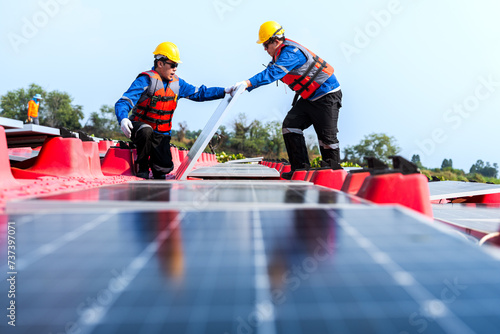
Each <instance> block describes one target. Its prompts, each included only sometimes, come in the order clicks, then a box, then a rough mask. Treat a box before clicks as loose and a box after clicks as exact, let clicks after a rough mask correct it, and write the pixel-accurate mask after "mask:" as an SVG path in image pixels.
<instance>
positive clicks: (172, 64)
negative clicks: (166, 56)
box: [163, 60, 179, 68]
mask: <svg viewBox="0 0 500 334" xmlns="http://www.w3.org/2000/svg"><path fill="white" fill-rule="evenodd" d="M163 64H168V65H170V68H176V67H177V66H179V63H170V62H168V61H166V60H163Z"/></svg>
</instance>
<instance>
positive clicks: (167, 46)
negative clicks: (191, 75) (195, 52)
mask: <svg viewBox="0 0 500 334" xmlns="http://www.w3.org/2000/svg"><path fill="white" fill-rule="evenodd" d="M153 54H154V55H155V56H156V55H162V56H165V57H167V58H168V59H170V60H171V61H173V62H175V63H182V61H181V57H180V56H179V49H178V48H177V45H175V44H174V43H172V42H163V43H161V44H159V45H158V46H157V47H156V49H155V50H154V51H153Z"/></svg>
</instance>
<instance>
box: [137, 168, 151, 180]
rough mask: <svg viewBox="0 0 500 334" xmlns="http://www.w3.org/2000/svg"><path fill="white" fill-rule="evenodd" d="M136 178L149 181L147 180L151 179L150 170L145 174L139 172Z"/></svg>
mask: <svg viewBox="0 0 500 334" xmlns="http://www.w3.org/2000/svg"><path fill="white" fill-rule="evenodd" d="M136 176H137V177H140V178H142V179H146V180H147V179H149V170H148V171H147V172H146V171H144V172H137V175H136Z"/></svg>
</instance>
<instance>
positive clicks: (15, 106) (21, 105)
mask: <svg viewBox="0 0 500 334" xmlns="http://www.w3.org/2000/svg"><path fill="white" fill-rule="evenodd" d="M35 94H40V95H42V97H43V98H44V100H42V102H41V103H40V109H39V110H38V113H39V117H40V119H42V118H43V115H44V110H45V108H44V106H45V104H44V101H45V97H46V96H47V93H46V92H45V91H44V90H43V88H42V87H40V86H38V85H36V84H34V83H32V84H30V85H29V87H28V89H24V88H20V89H17V90H14V91H9V92H7V93H6V94H5V95H3V96H2V97H1V101H0V108H1V109H2V110H1V111H0V115H1V116H2V117H6V118H12V119H17V120H20V121H24V120H26V119H27V117H28V102H29V101H30V100H31V99H32V98H33V96H35Z"/></svg>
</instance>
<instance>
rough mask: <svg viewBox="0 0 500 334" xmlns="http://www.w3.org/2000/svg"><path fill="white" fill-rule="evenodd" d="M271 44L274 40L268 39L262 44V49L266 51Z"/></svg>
mask: <svg viewBox="0 0 500 334" xmlns="http://www.w3.org/2000/svg"><path fill="white" fill-rule="evenodd" d="M272 42H274V38H269V39H268V40H267V41H266V42H264V43H263V44H262V45H264V48H265V49H267V47H268V46H269V44H271V43H272Z"/></svg>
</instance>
